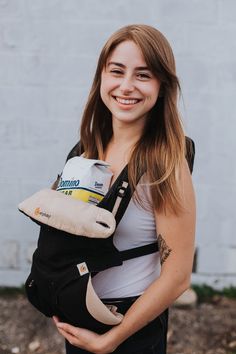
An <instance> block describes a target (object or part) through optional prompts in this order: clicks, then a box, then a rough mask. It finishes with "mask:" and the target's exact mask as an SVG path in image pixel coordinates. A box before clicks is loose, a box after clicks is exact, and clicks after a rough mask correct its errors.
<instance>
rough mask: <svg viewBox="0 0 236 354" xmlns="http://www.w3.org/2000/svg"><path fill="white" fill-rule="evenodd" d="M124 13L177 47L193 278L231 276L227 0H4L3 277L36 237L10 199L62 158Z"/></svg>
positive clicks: (235, 266) (233, 92)
mask: <svg viewBox="0 0 236 354" xmlns="http://www.w3.org/2000/svg"><path fill="white" fill-rule="evenodd" d="M130 23H146V24H150V25H153V26H155V27H157V28H159V29H160V30H161V31H162V32H163V33H164V34H165V35H166V36H167V38H168V39H169V41H170V43H171V45H172V47H173V50H174V53H175V56H176V62H177V71H178V74H179V77H180V80H181V84H182V91H183V99H184V103H183V102H182V103H181V111H182V114H183V120H184V123H185V126H186V132H187V134H188V135H189V136H191V137H192V138H193V139H194V140H195V143H196V149H197V155H196V162H195V169H194V175H193V178H194V183H195V188H196V194H197V204H198V225H197V248H198V258H197V273H196V274H193V281H194V282H201V283H203V282H204V283H208V284H210V285H213V286H215V287H222V286H227V285H230V284H234V285H236V238H235V235H234V232H235V229H236V220H235V219H236V218H235V197H236V182H235V181H236V164H235V151H236V149H235V148H236V139H235V128H236V123H235V115H236V107H235V100H236V65H235V62H236V41H235V33H236V2H235V1H234V0H207V1H205V0H191V1H189V0H178V1H177V0H158V1H157V0H149V1H148V2H145V1H141V0H130V1H128V2H127V1H124V0H116V1H115V2H112V1H110V0H100V1H97V0H68V1H64V0H34V1H32V0H1V1H0V171H1V175H0V190H1V198H0V225H1V228H0V239H1V247H0V285H14V286H16V285H20V284H22V283H23V281H24V279H25V277H26V275H27V273H28V271H29V267H30V259H31V254H32V250H33V249H34V247H35V243H36V239H37V233H38V228H37V226H35V225H33V223H31V222H30V221H28V220H27V219H26V218H24V217H23V216H22V215H21V214H20V213H19V212H18V211H17V207H16V206H17V204H18V203H19V201H21V200H23V199H24V198H25V197H26V196H28V195H30V194H31V193H33V192H35V191H36V190H38V189H40V188H42V187H45V186H48V185H49V184H50V183H51V182H52V181H53V179H54V177H55V176H56V175H57V173H58V172H60V170H61V169H62V167H63V164H64V160H65V157H66V154H67V152H68V151H69V149H70V148H71V147H72V146H73V144H74V143H75V142H76V141H77V138H78V127H79V122H80V117H81V112H82V109H83V106H84V104H85V100H86V96H87V94H88V90H89V87H90V84H91V80H92V77H93V74H94V70H95V65H96V60H97V57H98V54H99V51H100V49H101V47H102V45H103V43H104V41H105V40H106V39H107V38H108V36H109V35H110V34H111V33H112V32H113V31H115V30H116V29H118V28H119V27H121V26H123V25H126V24H130Z"/></svg>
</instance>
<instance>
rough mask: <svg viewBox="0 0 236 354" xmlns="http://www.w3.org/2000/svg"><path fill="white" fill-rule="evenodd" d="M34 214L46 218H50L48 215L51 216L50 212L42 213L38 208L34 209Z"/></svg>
mask: <svg viewBox="0 0 236 354" xmlns="http://www.w3.org/2000/svg"><path fill="white" fill-rule="evenodd" d="M34 215H36V216H39V215H41V216H44V217H45V218H48V219H50V217H51V215H50V214H47V213H44V212H43V211H41V209H40V208H36V209H34Z"/></svg>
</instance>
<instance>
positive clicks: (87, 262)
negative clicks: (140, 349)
mask: <svg viewBox="0 0 236 354" xmlns="http://www.w3.org/2000/svg"><path fill="white" fill-rule="evenodd" d="M186 142H187V151H188V152H189V151H192V153H191V154H190V153H189V156H188V155H187V156H186V157H187V160H188V163H189V167H190V170H191V171H192V167H193V157H194V144H193V142H192V141H191V140H190V139H189V138H187V140H186ZM188 144H190V145H189V146H188ZM79 154H80V147H79V145H78V144H77V145H76V146H75V147H74V148H73V149H72V151H71V152H70V154H69V155H68V159H70V158H72V157H74V156H77V155H79ZM48 193H49V195H50V198H51V194H50V193H54V194H53V196H52V198H54V195H55V196H56V197H58V196H59V195H60V198H65V201H66V203H67V202H68V203H69V202H72V200H73V198H70V197H68V196H65V195H63V194H62V193H60V192H58V191H48ZM131 196H132V195H131V189H130V187H129V183H128V166H126V167H125V168H124V169H123V171H122V172H121V173H120V175H119V176H118V178H117V179H116V181H115V182H114V183H113V185H112V187H111V189H110V190H109V191H108V193H107V194H106V195H105V196H104V198H103V199H102V200H101V201H100V202H99V203H98V204H97V205H96V206H89V204H88V203H86V204H87V206H86V208H91V207H93V208H101V209H105V211H104V212H106V211H107V213H108V214H109V216H110V215H112V217H114V219H115V224H116V227H117V225H118V224H119V222H120V220H121V218H122V216H123V215H124V213H125V210H126V208H127V206H128V204H129V202H130V199H131ZM50 198H49V202H47V204H50V203H52V204H53V199H50ZM29 199H30V198H29ZM27 201H28V200H26V204H27ZM24 202H25V201H24ZM24 202H22V203H21V204H20V205H19V210H20V211H22V212H23V213H25V214H26V215H27V216H30V218H32V220H33V221H36V222H37V223H38V224H39V225H40V234H39V239H38V245H37V249H36V250H35V252H34V254H33V260H32V267H31V272H30V275H29V276H28V278H27V280H26V283H25V289H26V294H27V297H28V299H29V301H30V302H31V303H32V304H33V305H34V306H35V307H36V308H37V309H38V310H39V311H40V312H42V313H43V314H44V315H46V316H48V317H52V316H53V315H56V316H58V317H59V318H60V320H61V321H64V322H67V323H70V324H72V325H74V326H78V327H83V328H88V329H90V330H93V331H95V332H97V333H104V332H106V331H107V330H109V329H110V328H111V327H112V326H114V325H117V324H118V323H120V322H121V320H122V315H121V314H119V313H115V312H114V311H112V309H109V308H108V307H107V306H106V305H105V304H104V303H103V302H102V301H101V300H100V299H99V298H98V296H97V294H96V293H95V291H94V289H93V287H92V283H91V278H92V277H93V276H94V275H96V274H97V273H98V272H100V271H103V270H105V269H108V268H110V267H114V266H121V265H122V263H123V262H124V261H125V260H128V259H132V258H136V257H140V256H144V255H147V254H151V253H154V252H157V251H158V244H157V242H154V243H151V244H148V245H145V246H142V247H137V248H133V249H129V250H125V251H118V250H117V248H116V247H115V246H114V244H113V236H114V231H113V232H112V234H111V235H109V236H108V237H105V238H100V237H97V236H96V237H91V235H90V237H87V236H86V232H85V234H82V235H78V234H77V235H76V236H75V234H73V233H71V232H68V229H66V228H64V229H63V228H62V229H61V228H60V227H58V226H57V224H56V227H55V225H54V226H51V225H50V218H51V213H50V212H48V211H47V212H45V211H44V210H43V209H42V208H41V207H40V206H38V205H37V204H36V205H34V206H33V209H34V210H33V213H30V212H28V211H27V210H26V208H25V207H24ZM77 202H79V201H76V200H73V203H75V204H74V205H76V203H77ZM97 210H98V211H99V209H95V211H97ZM102 211H103V210H102ZM79 216H80V217H83V215H78V217H79ZM42 220H45V221H42ZM99 223H100V224H101V226H102V227H103V228H105V229H106V228H107V227H108V225H107V224H106V222H103V221H99ZM69 231H70V230H69Z"/></svg>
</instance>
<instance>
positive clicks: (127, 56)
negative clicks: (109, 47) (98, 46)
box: [106, 40, 147, 67]
mask: <svg viewBox="0 0 236 354" xmlns="http://www.w3.org/2000/svg"><path fill="white" fill-rule="evenodd" d="M111 63H120V64H122V65H124V66H125V67H126V66H132V67H147V64H146V61H145V59H144V56H143V53H142V51H141V49H140V48H139V47H138V46H137V44H135V43H134V42H133V41H130V40H129V41H124V42H121V43H120V44H118V45H117V46H116V47H115V48H114V49H113V51H112V52H111V53H110V55H109V56H108V58H107V61H106V65H109V64H111Z"/></svg>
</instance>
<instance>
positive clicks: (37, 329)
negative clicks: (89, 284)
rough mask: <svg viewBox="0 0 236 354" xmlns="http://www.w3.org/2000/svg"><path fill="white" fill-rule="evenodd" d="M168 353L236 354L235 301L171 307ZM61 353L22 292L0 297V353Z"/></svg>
mask: <svg viewBox="0 0 236 354" xmlns="http://www.w3.org/2000/svg"><path fill="white" fill-rule="evenodd" d="M168 343H169V344H168V354H236V300H232V299H227V298H225V297H219V296H217V297H215V298H213V301H212V302H211V303H201V304H199V305H198V306H197V307H195V308H192V309H180V308H171V309H170V324H169V332H168ZM10 353H20V354H30V353H37V354H63V353H64V348H63V339H62V338H61V337H60V336H59V334H58V333H57V332H56V330H55V328H54V326H53V324H52V321H51V320H50V319H46V318H45V317H44V316H42V315H41V314H40V313H38V312H37V311H36V310H35V309H34V308H33V307H32V306H31V305H30V304H29V303H28V301H27V300H26V298H25V297H24V296H23V295H14V296H6V295H5V296H0V354H10Z"/></svg>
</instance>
